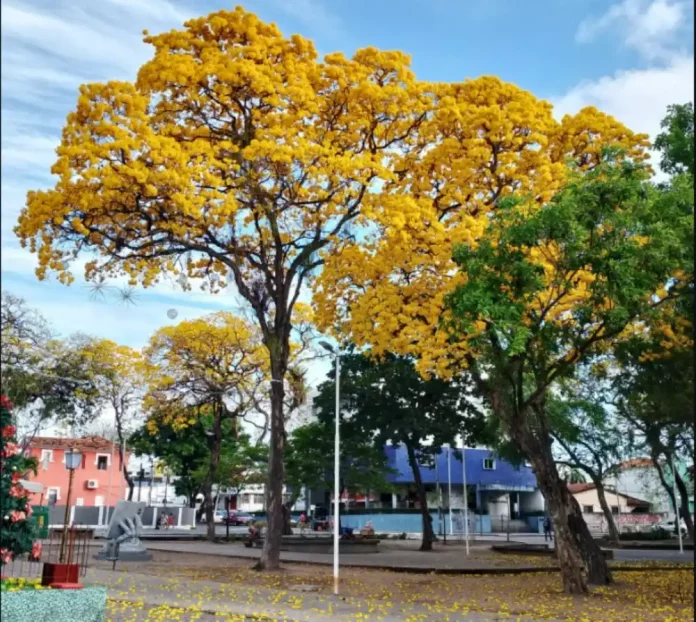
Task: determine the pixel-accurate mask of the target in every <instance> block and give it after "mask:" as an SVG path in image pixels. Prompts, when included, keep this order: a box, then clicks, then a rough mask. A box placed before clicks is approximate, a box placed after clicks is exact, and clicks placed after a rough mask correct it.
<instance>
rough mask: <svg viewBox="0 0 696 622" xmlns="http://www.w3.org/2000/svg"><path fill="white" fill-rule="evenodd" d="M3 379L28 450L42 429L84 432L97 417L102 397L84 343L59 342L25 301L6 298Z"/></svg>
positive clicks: (1, 361)
mask: <svg viewBox="0 0 696 622" xmlns="http://www.w3.org/2000/svg"><path fill="white" fill-rule="evenodd" d="M1 308H2V311H1V314H0V319H1V322H0V324H1V326H0V328H1V335H2V345H3V347H2V350H1V353H0V377H1V379H2V387H3V391H4V392H5V394H6V395H7V396H8V398H9V399H10V400H11V401H12V403H13V404H14V408H15V419H16V423H17V429H18V436H19V437H20V441H21V444H22V447H23V448H24V447H26V446H27V445H28V444H29V442H30V441H31V439H32V438H33V437H34V436H35V435H36V434H37V432H38V431H39V430H40V428H41V427H42V426H48V425H51V424H67V425H69V426H70V427H81V426H83V425H87V424H89V423H91V422H93V421H94V419H95V417H96V416H97V414H98V410H99V409H98V398H99V393H98V391H97V388H96V386H95V384H94V382H93V381H92V378H91V376H90V366H89V361H88V359H87V358H86V357H85V356H84V354H83V353H82V351H81V345H82V343H83V342H84V340H85V338H84V337H83V336H81V335H73V336H71V337H69V338H68V339H65V340H62V339H57V338H56V337H55V335H54V333H53V331H52V330H51V327H50V326H49V324H48V323H47V322H46V320H45V319H44V318H43V316H41V314H39V313H38V312H37V311H36V310H35V309H32V308H31V307H30V306H29V305H27V303H26V301H25V300H24V299H22V298H19V297H18V296H14V295H13V294H11V293H9V292H5V291H3V292H2V307H1Z"/></svg>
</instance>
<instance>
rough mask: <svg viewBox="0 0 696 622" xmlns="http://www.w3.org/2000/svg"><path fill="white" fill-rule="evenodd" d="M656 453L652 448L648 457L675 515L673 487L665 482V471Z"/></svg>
mask: <svg viewBox="0 0 696 622" xmlns="http://www.w3.org/2000/svg"><path fill="white" fill-rule="evenodd" d="M658 455H659V454H658V453H657V452H656V451H655V450H653V451H652V452H651V454H650V459H651V460H652V463H653V466H654V467H655V470H656V471H657V476H658V477H659V478H660V484H662V488H664V490H665V492H666V493H667V496H668V497H669V500H670V502H671V503H672V509H673V510H674V513H675V515H676V513H677V500H676V499H675V498H674V489H673V488H672V486H670V485H669V484H668V483H667V480H666V479H665V472H664V469H663V468H662V465H661V464H660V459H659V457H658Z"/></svg>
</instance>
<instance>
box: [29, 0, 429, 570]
mask: <svg viewBox="0 0 696 622" xmlns="http://www.w3.org/2000/svg"><path fill="white" fill-rule="evenodd" d="M145 41H146V42H147V43H149V44H151V45H152V46H153V47H154V57H153V58H152V59H151V60H150V61H149V62H147V63H146V64H145V65H143V67H142V68H141V69H140V72H139V75H138V79H137V81H136V82H135V83H130V82H116V81H113V82H109V83H106V84H87V85H84V86H82V87H81V88H80V96H79V99H78V102H77V106H76V108H75V110H74V111H73V112H72V113H71V114H70V115H69V117H68V120H67V124H66V126H65V128H64V130H63V138H62V141H61V144H60V146H59V147H58V159H57V161H56V163H55V165H54V166H53V168H52V171H53V173H54V174H55V175H57V176H58V178H59V179H58V182H57V183H56V185H55V187H54V188H52V189H50V190H48V191H36V192H30V193H29V195H28V197H27V205H26V207H25V209H24V210H23V212H22V214H21V215H20V218H19V224H18V226H17V228H16V232H17V235H18V236H19V238H20V240H21V241H22V243H23V244H24V245H25V246H28V247H29V248H30V249H31V250H32V251H33V252H35V253H36V254H37V257H38V262H39V265H38V268H37V274H38V276H39V277H40V278H43V277H44V276H45V275H46V274H47V273H48V272H49V271H54V272H56V273H57V274H58V278H59V279H60V280H61V281H63V282H65V283H69V282H71V281H72V280H73V278H74V277H73V275H72V274H71V272H70V266H71V263H72V261H73V260H74V259H75V258H76V257H77V256H78V255H81V254H90V255H91V257H90V259H91V260H90V261H89V262H88V264H87V266H86V277H87V278H88V279H92V280H96V279H99V278H102V277H107V276H111V275H116V274H126V275H128V276H129V278H130V279H131V281H132V282H133V283H134V284H135V283H140V284H142V285H144V286H148V285H151V284H153V283H155V282H156V281H158V280H159V279H160V278H161V277H162V276H163V275H165V274H174V275H178V276H180V277H182V280H185V279H186V278H189V279H192V278H203V279H205V280H206V281H207V283H208V285H209V287H210V288H211V289H212V290H213V291H217V290H219V289H221V288H223V287H225V286H227V285H228V284H230V283H231V284H232V285H233V286H234V287H235V288H236V290H237V291H238V293H239V294H240V295H241V297H242V298H243V299H245V300H246V301H247V303H248V304H249V305H250V307H251V309H252V310H253V313H254V317H255V320H256V322H257V323H258V326H259V328H260V329H261V335H262V339H263V343H264V345H265V347H266V348H267V350H268V353H269V361H270V371H271V375H272V378H273V381H274V382H273V384H272V393H271V430H270V443H271V453H270V462H269V474H268V484H269V486H268V510H269V525H268V532H269V537H268V538H267V539H266V543H265V545H264V551H263V554H262V561H261V565H262V566H263V567H266V568H271V567H277V566H278V564H279V546H280V536H281V531H282V523H283V519H282V486H283V451H284V438H285V433H284V414H283V401H284V382H283V380H284V379H285V376H286V372H287V369H288V361H289V357H290V333H291V328H292V320H291V318H292V310H293V307H294V305H295V303H296V301H297V300H298V297H299V296H300V293H301V291H302V289H303V287H304V286H305V285H306V284H307V283H308V282H309V281H310V280H311V278H312V275H313V273H314V272H315V271H316V269H317V268H318V267H319V266H320V265H321V264H322V262H323V258H322V256H320V252H321V251H328V250H329V249H331V248H334V247H335V246H336V245H337V244H338V243H339V241H340V240H341V239H344V238H348V237H350V235H351V226H352V223H354V222H355V221H356V219H357V218H358V217H359V215H360V214H361V212H362V210H363V209H364V206H365V205H367V204H369V203H371V202H373V200H374V198H375V196H376V194H377V191H378V190H379V187H380V184H382V183H385V182H386V181H391V180H393V179H394V178H395V177H396V176H397V173H398V171H395V169H394V160H395V159H396V157H397V154H399V153H400V152H401V151H403V149H404V148H405V145H406V143H407V142H408V141H409V140H410V139H411V138H412V137H413V135H414V131H415V129H416V128H417V127H418V125H419V124H420V123H421V122H422V120H423V118H424V117H425V114H426V111H427V109H428V107H429V105H430V99H429V98H427V97H426V96H425V95H422V91H423V86H422V85H419V84H418V83H416V81H415V79H414V76H413V74H412V72H411V71H410V69H409V61H408V58H407V57H406V55H405V54H403V53H401V52H381V51H378V50H376V49H374V48H367V49H362V50H359V51H358V52H356V53H355V55H354V56H353V57H352V58H346V57H345V56H344V55H343V54H340V53H336V54H331V55H329V56H327V57H326V58H325V59H324V60H323V62H320V61H319V60H318V59H317V54H316V51H315V49H314V46H313V44H312V43H311V42H310V41H308V40H306V39H304V38H302V37H300V36H298V35H293V36H291V37H289V38H288V37H284V36H283V35H282V34H281V33H280V32H279V30H278V28H277V27H276V26H275V25H274V24H266V23H264V22H262V21H260V20H259V19H258V18H257V17H256V16H254V15H253V14H251V13H248V12H246V11H244V10H243V9H242V8H240V7H238V8H236V9H235V10H234V11H219V12H217V13H213V14H210V15H208V16H207V17H201V18H197V19H191V20H189V21H187V22H186V24H185V26H184V28H183V29H180V30H173V31H170V32H167V33H164V34H160V35H153V36H149V35H148V36H146V38H145Z"/></svg>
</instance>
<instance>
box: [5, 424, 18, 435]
mask: <svg viewBox="0 0 696 622" xmlns="http://www.w3.org/2000/svg"><path fill="white" fill-rule="evenodd" d="M16 431H17V430H16V428H15V427H14V426H13V425H6V426H5V427H4V428H3V429H2V436H3V438H11V437H13V436H14V435H15V432H16Z"/></svg>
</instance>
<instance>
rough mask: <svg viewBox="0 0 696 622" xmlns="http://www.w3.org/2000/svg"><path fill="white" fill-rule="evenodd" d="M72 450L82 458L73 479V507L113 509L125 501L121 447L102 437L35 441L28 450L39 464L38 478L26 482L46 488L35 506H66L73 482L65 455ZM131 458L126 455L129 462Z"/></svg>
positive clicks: (35, 495)
mask: <svg viewBox="0 0 696 622" xmlns="http://www.w3.org/2000/svg"><path fill="white" fill-rule="evenodd" d="M70 449H72V450H73V451H76V452H80V454H81V455H82V462H81V464H80V466H79V467H78V468H77V469H75V471H74V475H73V482H72V490H71V502H70V505H75V506H78V507H79V506H97V507H98V506H110V505H115V504H116V501H117V500H118V499H123V498H125V495H124V493H127V491H128V485H127V483H126V480H125V478H124V477H123V471H122V469H121V466H120V461H119V457H118V446H114V445H113V444H112V443H111V442H110V441H108V440H106V439H105V438H102V437H101V436H88V437H84V438H74V439H71V438H56V437H35V438H33V439H32V440H31V441H30V443H29V445H28V447H27V449H26V450H25V453H26V454H27V455H29V456H31V457H33V458H35V459H36V461H37V472H36V475H34V474H33V473H30V474H29V475H27V479H28V480H29V481H31V482H34V483H38V484H40V485H41V487H42V488H43V490H42V491H41V492H33V493H32V494H31V501H30V502H31V503H32V504H33V505H65V502H66V498H67V494H68V482H69V478H70V471H69V470H68V468H67V467H66V464H65V454H66V452H67V451H68V450H70ZM128 458H129V454H126V461H127V460H128Z"/></svg>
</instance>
